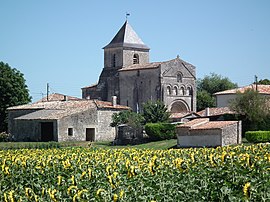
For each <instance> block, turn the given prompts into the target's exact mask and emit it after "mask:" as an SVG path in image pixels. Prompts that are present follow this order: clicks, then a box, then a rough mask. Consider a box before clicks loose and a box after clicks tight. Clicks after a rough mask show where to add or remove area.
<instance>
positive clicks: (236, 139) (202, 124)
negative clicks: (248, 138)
mask: <svg viewBox="0 0 270 202" xmlns="http://www.w3.org/2000/svg"><path fill="white" fill-rule="evenodd" d="M241 134H242V133H241V121H209V118H201V119H194V120H192V121H189V122H187V123H185V124H182V125H179V126H177V129H176V135H177V146H178V147H216V146H225V145H231V144H240V143H241V141H242V140H241V137H242V136H241Z"/></svg>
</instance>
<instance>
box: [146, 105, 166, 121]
mask: <svg viewBox="0 0 270 202" xmlns="http://www.w3.org/2000/svg"><path fill="white" fill-rule="evenodd" d="M143 117H144V119H145V122H146V123H159V122H168V120H169V117H170V113H169V112H168V109H167V107H166V106H165V105H164V103H163V102H161V101H159V100H158V101H155V102H154V101H148V102H146V103H145V104H144V105H143Z"/></svg>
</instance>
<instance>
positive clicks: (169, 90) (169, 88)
mask: <svg viewBox="0 0 270 202" xmlns="http://www.w3.org/2000/svg"><path fill="white" fill-rule="evenodd" d="M171 93H172V91H171V87H170V86H167V95H171Z"/></svg>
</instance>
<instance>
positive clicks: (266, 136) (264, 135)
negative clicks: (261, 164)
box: [245, 131, 270, 143]
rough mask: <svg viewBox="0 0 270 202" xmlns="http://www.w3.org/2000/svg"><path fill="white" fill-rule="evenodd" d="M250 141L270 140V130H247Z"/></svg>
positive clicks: (246, 135) (247, 137)
mask: <svg viewBox="0 0 270 202" xmlns="http://www.w3.org/2000/svg"><path fill="white" fill-rule="evenodd" d="M245 137H246V139H247V140H248V141H249V142H253V143H259V142H270V131H247V132H246V134H245Z"/></svg>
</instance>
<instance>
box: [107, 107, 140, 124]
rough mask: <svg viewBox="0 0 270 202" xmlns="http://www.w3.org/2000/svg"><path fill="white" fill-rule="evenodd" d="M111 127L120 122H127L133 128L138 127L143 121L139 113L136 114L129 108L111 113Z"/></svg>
mask: <svg viewBox="0 0 270 202" xmlns="http://www.w3.org/2000/svg"><path fill="white" fill-rule="evenodd" d="M112 121H113V122H112V123H111V124H110V125H111V126H112V127H115V126H119V125H121V124H128V125H129V126H131V127H134V128H140V127H141V126H142V124H143V122H144V118H143V116H142V115H141V114H137V113H135V112H132V111H130V110H125V111H121V112H119V113H114V114H113V115H112Z"/></svg>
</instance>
